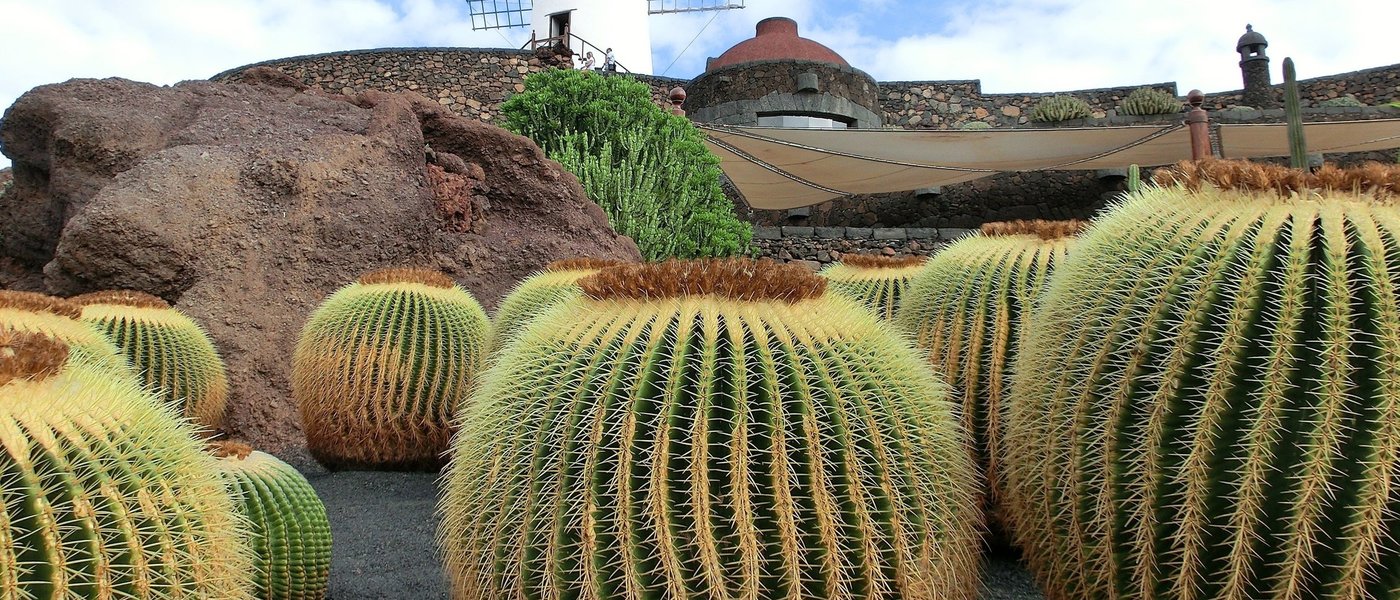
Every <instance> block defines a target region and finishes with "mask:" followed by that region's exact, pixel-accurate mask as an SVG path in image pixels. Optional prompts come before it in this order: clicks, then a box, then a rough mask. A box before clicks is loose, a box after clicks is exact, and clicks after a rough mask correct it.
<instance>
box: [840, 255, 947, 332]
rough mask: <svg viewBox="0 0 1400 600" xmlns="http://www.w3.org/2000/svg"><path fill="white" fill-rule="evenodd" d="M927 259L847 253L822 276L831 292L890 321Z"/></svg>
mask: <svg viewBox="0 0 1400 600" xmlns="http://www.w3.org/2000/svg"><path fill="white" fill-rule="evenodd" d="M924 260H925V259H924V257H922V256H904V257H900V258H894V257H886V256H879V255H870V254H845V255H842V256H841V260H840V261H839V262H835V263H832V264H830V265H828V266H827V267H826V268H824V269H822V270H821V273H819V274H820V275H821V276H822V277H825V278H826V282H827V285H826V287H827V289H828V290H830V291H832V292H834V293H837V294H841V295H842V296H845V297H847V298H850V299H852V300H855V301H856V302H858V303H860V304H861V305H863V306H865V307H866V308H868V309H870V312H873V313H875V316H877V317H880V318H881V319H884V320H886V321H888V320H890V319H893V318H894V311H895V309H896V308H899V299H900V297H901V295H902V294H903V293H904V290H905V289H907V288H908V287H909V281H910V280H911V279H913V278H914V276H915V275H918V273H919V271H920V270H921V269H923V267H924Z"/></svg>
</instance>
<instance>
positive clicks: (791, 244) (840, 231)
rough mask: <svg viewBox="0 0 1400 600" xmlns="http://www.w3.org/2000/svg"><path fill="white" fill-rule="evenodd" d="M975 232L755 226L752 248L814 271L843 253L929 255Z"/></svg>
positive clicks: (761, 253) (937, 229)
mask: <svg viewBox="0 0 1400 600" xmlns="http://www.w3.org/2000/svg"><path fill="white" fill-rule="evenodd" d="M973 231H974V230H972V229H954V228H907V229H906V228H865V227H754V229H753V247H754V250H755V251H756V252H757V253H758V256H759V257H760V258H771V259H773V260H776V261H778V262H795V263H798V264H802V265H804V266H806V267H809V268H811V269H813V270H815V269H819V268H821V267H822V266H824V265H827V264H830V263H832V262H835V261H838V260H841V256H842V255H844V254H882V255H885V256H907V255H917V256H928V255H930V254H933V253H934V252H936V251H938V249H940V248H942V247H943V246H946V245H947V244H948V243H949V242H951V241H953V240H955V239H958V238H960V237H963V236H965V235H969V234H971V233H973Z"/></svg>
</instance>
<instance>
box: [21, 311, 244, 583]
mask: <svg viewBox="0 0 1400 600" xmlns="http://www.w3.org/2000/svg"><path fill="white" fill-rule="evenodd" d="M74 348H75V347H74V346H70V345H69V344H68V343H67V342H64V341H62V340H61V339H59V338H57V337H53V336H51V335H50V334H46V333H38V332H27V331H16V330H13V329H11V330H0V595H3V596H4V597H6V598H95V599H100V600H106V599H116V598H142V599H153V600H154V599H160V598H176V597H183V598H220V599H223V598H228V599H233V600H251V599H252V596H251V595H250V594H249V591H250V587H251V583H252V581H251V575H250V571H249V567H250V565H251V564H252V561H251V555H250V552H249V549H248V547H247V545H246V543H245V539H244V538H245V536H246V533H247V532H246V529H245V527H244V525H245V524H244V521H243V520H242V519H240V518H239V517H238V514H237V512H236V509H235V508H234V505H233V501H232V500H231V499H230V498H229V494H228V491H227V490H226V489H225V487H224V483H223V481H222V480H221V479H220V478H219V476H218V473H217V471H218V466H217V465H216V464H215V460H214V459H213V458H212V457H210V456H209V455H207V454H205V453H204V451H203V449H202V448H201V447H200V445H199V442H197V441H196V440H195V438H194V436H193V431H192V430H190V428H189V427H188V426H187V425H185V424H183V423H182V422H181V421H180V420H179V419H178V418H177V417H176V415H175V413H174V412H173V411H171V410H169V409H168V408H167V407H165V406H164V405H162V404H161V403H160V402H158V401H157V400H156V399H155V398H154V397H152V396H151V395H149V394H148V393H147V392H146V391H145V390H143V389H142V388H141V387H140V386H139V385H138V384H137V382H136V380H135V379H134V378H132V377H116V376H113V374H112V372H111V371H110V368H109V366H107V365H103V364H100V363H95V362H93V359H92V358H91V356H90V355H89V354H86V353H83V352H78V351H74Z"/></svg>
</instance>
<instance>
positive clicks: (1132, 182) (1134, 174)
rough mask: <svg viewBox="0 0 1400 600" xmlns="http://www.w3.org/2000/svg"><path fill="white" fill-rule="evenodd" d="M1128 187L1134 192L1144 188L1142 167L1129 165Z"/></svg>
mask: <svg viewBox="0 0 1400 600" xmlns="http://www.w3.org/2000/svg"><path fill="white" fill-rule="evenodd" d="M1126 187H1127V188H1128V191H1129V192H1132V193H1136V192H1138V191H1139V190H1141V189H1142V167H1139V166H1137V165H1128V182H1127V186H1126Z"/></svg>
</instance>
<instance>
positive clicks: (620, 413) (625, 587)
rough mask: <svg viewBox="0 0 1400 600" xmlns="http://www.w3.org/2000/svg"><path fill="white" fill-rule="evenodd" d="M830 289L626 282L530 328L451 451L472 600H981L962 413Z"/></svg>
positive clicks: (476, 403) (699, 273) (450, 543)
mask: <svg viewBox="0 0 1400 600" xmlns="http://www.w3.org/2000/svg"><path fill="white" fill-rule="evenodd" d="M825 285H826V284H825V281H824V280H823V279H821V278H820V277H817V276H816V275H815V274H812V273H810V272H808V271H806V270H805V269H803V268H801V267H797V266H788V265H777V264H774V263H763V262H754V261H748V260H729V261H711V262H670V263H662V264H659V265H627V266H620V267H614V268H610V269H605V270H603V271H600V272H599V273H598V274H595V275H593V276H590V277H587V278H585V279H583V280H581V281H580V286H581V288H582V289H583V296H581V297H579V298H576V299H574V300H571V301H569V302H568V303H566V304H563V305H559V306H557V307H556V308H554V309H553V310H551V311H549V312H548V313H545V314H544V315H541V316H540V317H539V318H538V319H535V320H534V321H532V322H531V323H530V324H529V325H528V326H527V327H526V328H525V330H524V331H522V332H521V334H520V335H519V337H517V338H516V340H515V342H514V343H512V344H511V345H510V346H508V347H507V349H506V351H505V352H504V353H503V354H501V355H500V356H498V357H497V359H496V361H495V363H494V364H493V366H492V367H491V368H490V370H489V371H487V373H486V374H485V375H484V376H483V378H482V382H481V385H480V387H479V388H478V389H477V391H476V392H475V394H474V395H473V399H472V402H471V403H469V404H468V406H467V407H466V408H465V409H464V410H463V412H462V416H461V419H460V421H461V423H462V430H461V431H460V432H459V433H458V434H457V436H456V438H455V439H454V443H453V453H452V462H451V464H450V466H449V469H448V474H447V477H446V485H445V488H446V489H445V491H444V494H443V499H442V507H441V512H442V513H443V516H444V518H443V522H442V525H441V529H440V538H441V540H442V543H443V551H444V555H445V557H446V562H447V571H448V574H449V576H450V578H451V580H452V584H453V589H454V597H455V598H458V599H467V598H473V599H474V598H490V599H493V600H494V599H496V598H525V597H537V596H538V597H564V596H568V597H575V598H584V599H590V600H591V599H602V598H639V597H667V598H674V599H678V600H679V599H684V598H715V597H732V598H856V597H861V598H895V597H904V598H910V599H917V598H952V599H959V598H966V599H970V598H972V597H974V595H975V593H976V589H977V581H978V578H977V561H978V557H977V554H978V548H977V534H976V531H977V520H978V519H977V514H976V510H975V503H974V499H973V494H974V493H975V485H976V480H975V475H974V472H973V469H972V464H971V462H970V459H969V457H968V456H967V454H966V452H965V451H964V450H963V446H962V445H963V444H964V443H965V440H964V439H963V435H962V433H961V431H960V430H959V429H958V428H957V426H956V423H955V422H954V418H953V410H954V409H953V407H952V406H951V404H949V403H948V402H947V399H946V396H945V392H944V390H943V388H942V386H941V384H940V383H939V382H937V381H936V379H935V378H934V377H933V375H932V374H931V373H929V372H928V369H926V368H924V366H923V365H922V364H921V363H920V361H919V359H918V357H917V356H915V355H914V354H913V352H912V351H911V350H910V349H909V348H908V346H907V345H906V344H905V343H904V342H903V341H902V340H900V339H899V338H897V337H896V336H895V335H894V334H893V333H892V332H891V331H890V330H889V329H888V328H887V327H884V326H882V325H881V324H879V323H878V321H877V320H876V319H874V318H873V317H872V316H870V314H869V313H867V312H866V311H864V310H862V309H860V308H859V307H858V306H857V305H856V304H855V303H854V302H852V301H850V300H848V299H845V298H842V297H839V296H834V295H830V294H824V293H823V292H824V288H825Z"/></svg>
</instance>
